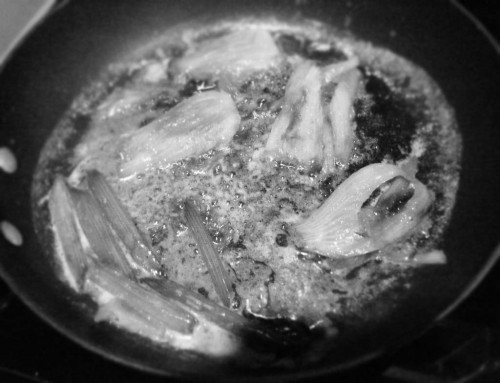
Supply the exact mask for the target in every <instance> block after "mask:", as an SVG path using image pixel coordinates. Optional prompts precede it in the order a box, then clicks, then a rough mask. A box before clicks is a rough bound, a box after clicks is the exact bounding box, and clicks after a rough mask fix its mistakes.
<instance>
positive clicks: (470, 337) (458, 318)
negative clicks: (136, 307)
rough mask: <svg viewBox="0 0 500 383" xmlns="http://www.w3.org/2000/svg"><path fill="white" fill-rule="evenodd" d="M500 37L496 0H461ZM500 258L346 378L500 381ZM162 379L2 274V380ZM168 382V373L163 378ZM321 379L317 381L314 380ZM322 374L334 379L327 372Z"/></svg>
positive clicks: (47, 382) (342, 379)
mask: <svg viewBox="0 0 500 383" xmlns="http://www.w3.org/2000/svg"><path fill="white" fill-rule="evenodd" d="M461 2H462V3H463V4H464V5H465V6H466V7H467V8H468V9H470V10H471V11H472V13H473V14H475V15H476V16H477V17H478V18H479V19H480V20H481V21H482V22H483V23H484V24H485V25H486V26H487V28H488V29H489V30H490V31H491V32H492V33H493V35H494V36H496V37H497V39H499V36H500V7H499V6H498V5H495V6H492V4H493V2H488V1H482V2H476V1H474V0H462V1H461ZM498 292H500V264H497V265H496V266H495V267H494V268H493V269H492V271H491V272H490V273H489V275H488V276H487V278H486V279H485V280H484V281H483V282H482V283H481V284H480V286H479V287H478V288H477V289H476V291H475V292H474V293H473V294H472V295H471V296H470V297H469V298H468V299H467V300H466V301H465V302H464V303H463V304H462V305H461V306H460V307H459V308H458V309H457V310H456V311H454V312H453V313H452V314H451V315H450V316H449V317H448V318H447V319H446V320H444V321H443V322H442V323H439V324H438V325H436V326H435V327H434V328H433V329H431V330H430V331H429V332H428V333H426V334H425V335H424V336H423V337H421V338H420V339H418V340H417V341H416V342H414V343H412V344H410V345H407V346H406V347H403V348H402V349H400V350H398V351H397V353H395V354H393V355H387V356H385V357H383V358H381V359H378V360H376V361H374V362H373V363H370V364H368V365H366V366H363V368H359V369H357V370H354V371H352V372H348V373H345V374H343V375H341V376H336V377H335V381H336V382H339V383H342V382H345V383H348V382H367V381H370V382H382V383H385V382H393V383H398V382H417V383H418V382H435V383H439V382H443V383H444V382H454V383H455V382H456V383H458V382H460V383H465V382H472V383H477V382H491V383H493V382H495V383H497V382H500V304H499V299H498ZM111 380H113V381H117V382H131V383H132V382H159V381H163V382H165V381H167V379H165V378H160V377H155V376H150V375H146V374H143V373H141V372H138V371H134V370H131V369H128V368H126V367H123V366H121V365H118V364H115V363H113V362H110V361H107V360H105V359H103V358H102V357H100V356H98V355H95V354H93V353H91V352H89V351H87V350H85V349H83V348H81V347H80V346H78V345H76V344H75V343H73V342H72V341H70V340H68V339H67V338H65V337H64V336H63V335H61V334H59V333H58V332H56V331H55V330H53V329H52V328H51V327H50V326H48V325H47V324H45V323H44V322H42V321H41V320H40V319H39V318H38V317H37V316H35V315H34V314H33V313H32V312H30V311H29V310H28V309H27V308H26V307H25V306H24V304H23V303H22V302H21V301H20V300H19V299H18V298H17V297H15V296H14V295H13V294H12V293H11V292H10V291H9V289H8V287H7V286H6V285H5V284H4V283H3V282H2V281H0V382H39V383H63V382H64V383H65V382H75V383H78V382H106V381H111ZM168 381H172V380H168ZM318 381H320V380H318ZM321 381H332V377H327V378H324V379H322V380H321Z"/></svg>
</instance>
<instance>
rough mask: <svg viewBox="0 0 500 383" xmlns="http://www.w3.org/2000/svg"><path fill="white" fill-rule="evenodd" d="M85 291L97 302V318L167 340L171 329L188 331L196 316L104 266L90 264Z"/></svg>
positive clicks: (194, 323)
mask: <svg viewBox="0 0 500 383" xmlns="http://www.w3.org/2000/svg"><path fill="white" fill-rule="evenodd" d="M85 291H86V292H87V293H90V294H91V295H92V296H93V297H94V298H95V299H96V300H97V301H98V303H99V304H100V307H99V311H98V312H97V315H96V320H98V321H99V320H101V321H102V320H104V321H109V322H113V323H116V324H117V325H118V326H120V327H125V328H128V329H130V330H131V331H133V332H137V333H140V334H144V335H146V334H147V335H149V336H151V337H152V338H153V339H156V340H159V341H165V340H167V339H168V338H169V337H170V336H171V335H170V336H169V332H170V331H175V332H177V333H181V334H191V333H192V332H193V330H194V327H195V326H196V324H197V321H196V318H195V317H194V316H193V315H192V314H190V313H189V312H188V311H187V310H185V309H184V308H183V307H181V306H180V305H178V304H177V303H176V302H175V301H174V300H172V299H169V298H167V297H165V296H163V295H161V294H159V293H157V292H156V291H154V290H152V289H150V288H149V287H147V286H145V285H141V284H139V283H137V282H135V281H132V280H130V279H128V278H127V277H125V276H123V275H122V274H121V273H118V272H116V271H112V270H109V269H108V268H106V267H92V268H90V269H89V272H88V274H87V280H86V284H85Z"/></svg>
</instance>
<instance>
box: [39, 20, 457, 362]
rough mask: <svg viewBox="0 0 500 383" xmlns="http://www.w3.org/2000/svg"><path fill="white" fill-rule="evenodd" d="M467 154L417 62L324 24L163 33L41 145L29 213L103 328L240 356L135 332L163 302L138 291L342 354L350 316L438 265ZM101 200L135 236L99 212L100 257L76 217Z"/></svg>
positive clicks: (195, 335) (180, 330)
mask: <svg viewBox="0 0 500 383" xmlns="http://www.w3.org/2000/svg"><path fill="white" fill-rule="evenodd" d="M460 150H461V147H460V137H459V135H458V133H457V130H456V123H455V120H454V116H453V111H452V110H451V108H450V107H449V105H448V104H447V102H446V100H445V98H444V96H443V95H442V93H441V92H440V90H439V88H438V86H437V85H436V84H435V83H434V81H433V80H432V79H431V78H430V77H429V75H427V74H426V73H425V71H423V70H422V69H421V68H419V67H418V66H416V65H415V64H413V63H411V62H409V61H408V60H406V59H404V58H402V57H400V56H398V55H396V54H395V53H393V52H390V51H388V50H386V49H383V48H380V47H375V46H373V45H371V44H370V43H368V42H364V41H359V40H357V39H355V38H353V37H350V36H345V35H344V34H339V33H336V32H335V31H332V30H331V29H329V28H328V27H326V26H325V25H321V24H318V23H310V22H304V23H303V24H300V25H299V24H285V23H281V22H277V21H273V20H271V21H270V20H265V21H262V20H255V19H251V20H250V19H247V20H240V21H238V22H237V23H230V22H226V23H221V24H217V25H206V26H205V27H203V28H200V27H198V28H191V27H183V28H177V29H174V30H171V31H170V32H169V33H168V34H165V36H164V37H163V38H162V39H160V40H158V41H156V42H154V43H153V44H151V46H149V47H147V48H143V49H141V50H140V51H138V52H136V54H135V55H134V56H133V58H132V59H130V60H126V61H124V62H121V63H116V64H113V65H111V66H110V67H109V68H108V70H107V71H106V72H105V73H104V74H103V76H102V78H101V79H99V81H96V82H94V83H92V84H90V85H89V87H88V88H87V89H86V90H85V91H84V92H82V94H81V96H80V97H79V98H78V99H77V100H75V102H74V103H73V106H72V107H71V109H70V110H69V111H68V112H67V114H66V116H65V117H64V118H63V119H62V121H61V122H60V124H59V125H58V126H57V127H56V129H55V131H54V133H53V135H52V137H51V138H50V139H49V141H48V142H47V144H46V146H45V149H44V151H43V153H42V155H41V158H40V161H39V166H38V172H37V174H36V176H35V182H34V187H33V198H34V206H35V210H36V213H37V214H39V215H40V216H42V217H45V218H44V221H43V225H45V226H42V223H38V225H39V227H38V229H39V233H40V235H50V233H54V236H55V245H54V248H57V249H58V250H57V251H54V253H55V256H56V258H57V259H59V261H58V262H59V264H60V265H62V266H61V268H60V273H61V279H62V280H64V281H66V282H67V283H68V284H69V285H70V286H71V287H72V288H73V289H75V290H77V291H78V293H80V294H89V295H90V296H91V297H92V298H93V299H94V300H95V301H96V302H97V303H98V305H99V309H98V311H97V312H96V320H102V321H108V322H111V323H114V324H115V325H117V326H119V327H121V328H124V329H126V330H128V331H131V332H135V333H139V334H140V335H142V336H145V337H148V338H150V339H153V340H154V341H157V342H165V343H168V344H170V345H173V346H174V347H180V348H187V349H194V350H197V351H200V352H204V353H209V354H214V355H223V354H228V353H233V352H234V348H235V347H247V346H245V345H244V343H245V342H242V341H241V339H239V338H238V336H235V333H234V332H232V331H231V329H230V328H229V327H231V326H223V325H220V323H218V321H217V320H214V319H213V318H212V317H210V318H209V317H208V316H207V315H204V314H200V313H199V312H196V310H193V308H192V307H188V309H187V310H186V311H187V312H188V314H186V313H185V312H184V311H182V310H181V311H182V313H181V314H179V315H180V316H181V317H182V315H185V316H184V317H182V320H181V322H182V321H184V322H182V323H183V324H182V323H179V325H178V326H177V327H176V326H175V325H172V326H170V324H169V323H166V324H165V323H164V322H162V320H159V321H158V323H159V324H158V326H160V327H161V328H158V326H156V325H155V324H154V323H156V322H155V321H154V320H152V321H149V319H144V318H146V317H147V318H150V317H151V316H153V317H154V315H155V313H156V311H155V310H156V309H154V308H151V307H152V306H154V305H156V304H158V305H160V306H161V305H162V304H168V302H167V303H162V302H161V294H159V295H158V291H159V290H158V289H156V290H155V289H154V288H152V287H151V286H153V285H154V283H153V284H147V283H144V280H145V279H148V280H162V279H163V280H169V281H173V282H175V283H177V284H178V285H182V286H183V287H184V288H186V289H187V290H188V291H191V292H194V293H195V294H198V295H196V296H197V297H201V298H200V299H205V298H206V299H208V300H209V301H210V302H212V303H213V304H215V305H217V306H221V307H222V306H228V307H226V308H223V309H222V308H221V310H228V311H232V312H233V314H236V315H239V316H242V320H245V321H246V320H248V321H250V322H251V321H253V320H256V318H258V320H261V321H264V322H266V323H270V324H273V323H274V324H275V326H274V325H272V326H274V327H276V326H280V323H286V326H287V327H293V326H290V323H293V324H295V325H297V326H299V327H300V326H301V328H304V329H309V330H310V331H313V330H314V331H320V332H322V333H323V334H324V335H325V336H330V337H335V334H336V331H337V330H336V324H337V323H341V322H342V320H343V318H346V317H352V316H353V315H355V316H358V317H363V316H364V315H365V314H366V313H365V311H364V308H365V307H366V305H367V303H369V302H371V301H373V300H376V299H377V298H379V297H381V296H382V295H383V296H384V297H385V298H384V299H389V301H390V299H391V298H390V292H391V291H392V290H394V289H396V288H398V289H401V288H403V289H411V283H410V279H409V275H411V272H412V270H413V269H414V268H415V267H425V264H428V263H442V264H445V263H446V256H445V254H443V252H442V251H440V250H439V247H440V238H441V235H442V233H443V230H445V228H446V224H447V222H448V219H449V217H450V214H451V210H452V207H453V204H454V198H455V193H456V189H457V184H458V174H459V160H460ZM95 171H97V172H98V173H96V172H95ZM89 174H93V176H89ZM96 174H98V176H96ZM56 175H59V178H58V179H59V181H58V182H59V187H60V190H59V191H57V190H58V189H57V187H54V186H53V183H54V179H55V176H56ZM60 176H62V177H60ZM103 180H105V181H103ZM94 183H96V185H100V186H102V185H104V184H106V185H107V186H109V187H110V188H111V189H110V190H112V192H113V194H114V195H115V197H116V198H117V200H119V201H120V204H121V206H122V208H123V210H124V211H126V212H127V213H126V214H128V218H130V219H131V220H132V222H133V225H132V226H134V227H135V228H136V230H137V233H136V234H133V235H132V237H133V238H135V239H134V240H132V241H130V243H128V242H129V241H128V240H127V239H125V238H121V234H120V233H121V232H120V229H119V228H117V227H116V226H114V224H113V219H112V218H110V216H109V215H106V214H108V213H106V214H104V213H103V214H102V216H103V217H105V218H104V224H109V226H110V227H111V228H112V229H111V230H109V231H107V232H106V233H107V234H103V235H104V239H103V237H102V235H101V234H102V233H103V230H100V229H99V228H100V227H101V226H99V225H100V224H102V222H101V223H99V222H97V221H94V220H93V218H92V213H89V214H90V218H88V217H87V218H85V217H84V216H85V210H86V211H91V210H92V209H94V208H97V209H99V208H103V206H104V210H105V208H106V206H108V205H109V203H108V202H107V201H108V199H110V198H111V197H109V196H108V197H109V198H108V197H106V198H104V197H105V196H104V194H102V193H101V192H96V191H95V190H94V189H93V186H92V185H94ZM55 189H57V190H55ZM50 190H52V192H50ZM99 190H100V189H99ZM106 190H108V189H106ZM49 192H50V193H49ZM65 193H66V194H65ZM48 194H50V196H49V197H48V198H47V195H48ZM61 196H63V197H64V196H66V197H67V198H66V197H65V198H63V197H61ZM68 196H69V197H68ZM89 196H90V197H89ZM103 196H104V197H103ZM100 198H101V199H100ZM99 199H100V200H99ZM111 199H112V198H111ZM47 201H49V202H47ZM61 201H66V202H61ZM68 201H69V202H68ZM89 201H90V202H89ZM103 201H104V205H103V204H102V203H103ZM87 204H89V205H87ZM106 204H108V205H106ZM82 206H83V208H82ZM49 207H50V213H51V215H52V218H51V219H50V218H49V214H47V212H48V209H49ZM79 209H80V210H79ZM187 209H191V210H193V211H194V213H193V214H194V216H195V218H196V219H198V220H199V221H201V222H202V226H203V228H201V229H200V228H199V227H198V226H196V224H195V223H193V221H190V219H189V218H188V215H187ZM59 210H60V211H61V212H62V214H60V216H61V217H64V216H65V215H66V216H67V217H70V218H69V221H67V222H66V221H64V220H62V221H61V219H62V218H61V219H58V218H57V216H58V213H57V211H59ZM75 211H76V212H75ZM96 211H99V210H96ZM82 214H83V216H82ZM97 215H99V214H97ZM196 219H195V222H198V221H196ZM63 221H64V222H66V224H64V225H63V224H62V222H63ZM89 222H90V223H89ZM92 225H94V226H95V228H97V230H94V231H92V229H91V228H89V227H90V226H92ZM68 226H71V227H73V226H74V234H75V235H73V236H71V233H70V234H69V235H68V236H67V237H68V238H69V239H68V238H66V239H64V237H65V234H62V233H61V231H63V228H64V230H66V229H67V227H68ZM87 226H88V227H87ZM130 230H131V231H130V232H132V231H133V230H135V229H130ZM96 232H100V233H96ZM92 233H94V234H92ZM202 233H205V234H207V233H208V236H209V237H208V238H209V240H208V241H204V240H203V238H205V239H206V237H203V234H202ZM106 235H108V237H106ZM106 238H112V239H110V241H111V242H113V241H114V242H116V243H117V245H116V246H115V247H116V248H117V249H118V250H116V249H115V250H113V249H111V250H109V249H108V248H107V247H106V246H107V245H102V244H101V242H106ZM72 241H73V242H72ZM134 241H135V242H134ZM205 242H210V244H207V243H205ZM68 243H69V245H68ZM96 243H97V245H96ZM137 243H139V244H140V245H141V246H142V247H143V250H144V254H146V255H145V256H144V257H145V258H141V257H140V255H137V254H139V252H136V251H135V250H134V249H133V246H136V245H137ZM131 244H132V245H131ZM100 245H102V246H101V247H104V248H106V249H108V250H106V251H107V253H109V252H117V253H120V252H121V253H120V254H122V253H123V260H122V261H120V260H117V258H116V257H118V256H116V257H115V258H114V259H112V258H113V257H111V256H109V259H107V257H108V254H105V255H102V254H101V253H100V251H101V250H99V249H98V248H99V246H100ZM71 246H73V247H74V246H76V247H77V248H78V249H79V250H77V251H80V252H81V253H82V254H84V256H83V257H84V258H85V257H87V258H85V259H83V260H82V259H81V258H78V257H77V258H75V257H72V256H71V255H68V254H67V252H68V251H67V249H68V248H73V247H71ZM131 246H132V247H131ZM120 249H121V250H120ZM207 249H208V250H207ZM210 249H212V250H210ZM106 251H105V253H106ZM75 259H77V261H75ZM207 259H208V261H207ZM211 262H212V263H211ZM120 265H121V266H120ZM443 267H445V266H443ZM99 268H104V269H106V270H107V271H106V273H108V272H109V275H108V274H106V273H100V272H99V271H93V270H97V269H99ZM120 270H121V271H120ZM108 277H109V278H108ZM217 278H219V279H217ZM110 280H112V281H111V282H110ZM122 284H123V289H121V286H122ZM137 289H139V290H138V291H136V290H137ZM141 289H142V290H141ZM386 293H388V294H386ZM134 294H136V295H137V294H138V296H141V294H145V295H143V296H144V297H147V296H149V295H147V294H151V297H152V298H151V300H152V301H151V302H153V303H150V304H149V303H148V301H147V299H146V298H144V299H142V302H141V300H140V299H135V298H133V296H135V295H134ZM155 294H156V295H155ZM153 295H154V296H153ZM387 297H389V298H387ZM136 301H137V302H139V303H137V305H138V307H139V306H140V307H139V308H138V307H134V302H136ZM184 303H185V302H184ZM171 304H172V303H171ZM148 305H149V306H151V307H148ZM173 305H174V306H175V305H178V306H179V307H181V308H182V307H183V304H182V302H181V303H179V302H178V301H176V302H174V303H173ZM143 306H144V307H143ZM188 306H189V305H188ZM390 307H391V305H390V304H389V303H388V304H387V310H391V308H390ZM184 308H185V307H184ZM161 309H162V308H161V307H160V311H161ZM141 310H142V311H141ZM148 310H151V311H148ZM141 312H142V314H141ZM144 312H148V313H149V314H148V315H149V316H148V315H146V314H144ZM183 313H184V314H183ZM366 315H368V314H366ZM369 315H370V316H373V315H380V316H382V315H387V312H385V311H384V310H379V312H378V313H374V312H370V313H369ZM244 325H245V324H244V323H243V326H244ZM309 330H307V331H309ZM221 334H222V335H221ZM213 339H220V341H221V342H222V343H221V344H216V343H217V342H213ZM230 345H231V346H230ZM248 347H249V348H251V347H250V346H248Z"/></svg>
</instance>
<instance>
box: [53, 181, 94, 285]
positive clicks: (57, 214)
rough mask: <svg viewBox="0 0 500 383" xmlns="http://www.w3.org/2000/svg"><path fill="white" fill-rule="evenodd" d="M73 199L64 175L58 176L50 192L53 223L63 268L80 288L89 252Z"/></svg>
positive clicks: (69, 278)
mask: <svg viewBox="0 0 500 383" xmlns="http://www.w3.org/2000/svg"><path fill="white" fill-rule="evenodd" d="M74 208H75V207H74V205H73V200H72V198H71V195H70V192H69V189H68V187H67V186H66V183H65V181H64V179H63V177H62V176H57V177H56V178H55V181H54V185H53V186H52V189H51V191H50V194H49V211H50V216H51V220H52V225H53V227H54V231H55V234H56V239H57V240H58V242H57V243H58V245H59V246H58V247H59V249H60V251H61V253H62V254H63V257H62V262H63V264H62V268H63V271H64V274H65V275H66V276H67V277H68V281H69V283H70V285H71V287H73V288H74V289H77V290H79V289H80V288H81V287H82V285H83V278H84V274H85V271H86V270H87V254H86V253H85V250H84V248H83V245H82V243H81V240H80V231H79V229H78V224H77V221H76V217H75V213H74Z"/></svg>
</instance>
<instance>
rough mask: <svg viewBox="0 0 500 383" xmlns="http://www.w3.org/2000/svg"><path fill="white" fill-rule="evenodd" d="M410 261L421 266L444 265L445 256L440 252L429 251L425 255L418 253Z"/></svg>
mask: <svg viewBox="0 0 500 383" xmlns="http://www.w3.org/2000/svg"><path fill="white" fill-rule="evenodd" d="M412 261H413V262H416V263H417V264H422V265H444V264H446V262H447V260H446V254H445V253H444V251H442V250H431V251H429V252H427V253H418V254H416V255H415V257H414V258H413V259H412Z"/></svg>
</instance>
